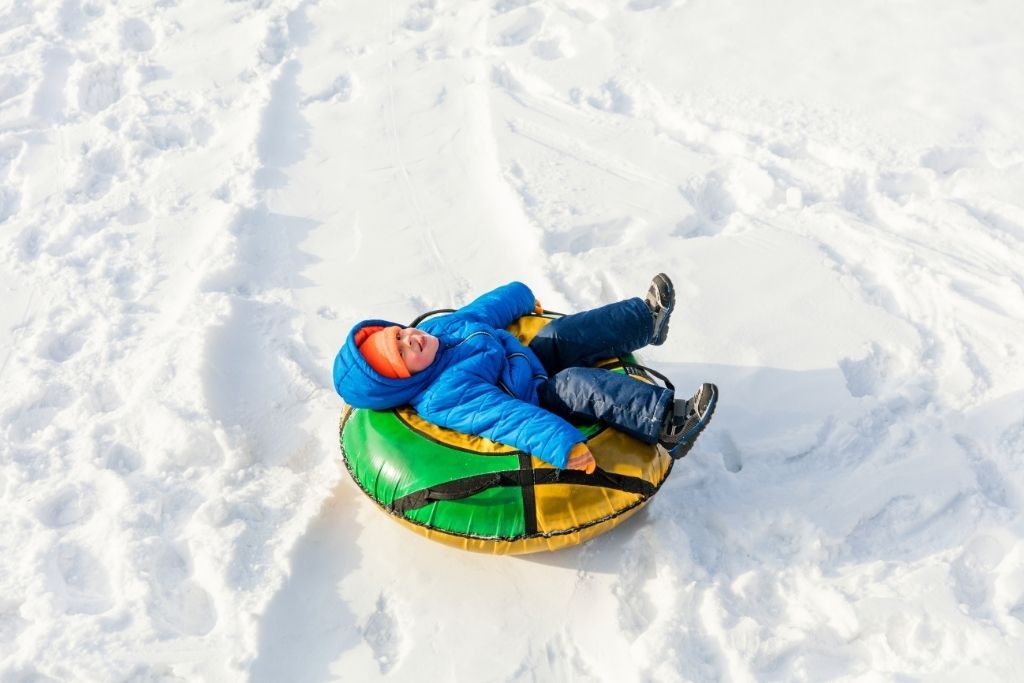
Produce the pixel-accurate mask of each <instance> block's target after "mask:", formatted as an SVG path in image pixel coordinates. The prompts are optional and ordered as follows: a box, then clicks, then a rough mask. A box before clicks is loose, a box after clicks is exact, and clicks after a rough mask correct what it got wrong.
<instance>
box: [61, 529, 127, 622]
mask: <svg viewBox="0 0 1024 683" xmlns="http://www.w3.org/2000/svg"><path fill="white" fill-rule="evenodd" d="M53 562H54V565H55V568H56V570H57V575H58V576H59V577H60V586H59V587H58V590H59V592H60V593H62V594H63V597H64V599H65V601H66V605H67V611H68V612H72V613H76V614H101V613H103V612H106V611H107V610H108V609H110V608H111V607H112V606H113V602H112V600H111V597H110V578H109V574H108V572H107V569H106V568H105V567H104V566H103V563H102V562H101V561H100V560H99V559H97V558H96V557H95V556H94V555H93V554H92V553H90V552H88V551H87V550H85V549H84V548H82V547H80V546H78V545H76V544H74V543H67V544H63V545H60V546H58V547H57V550H56V552H55V553H54V557H53Z"/></svg>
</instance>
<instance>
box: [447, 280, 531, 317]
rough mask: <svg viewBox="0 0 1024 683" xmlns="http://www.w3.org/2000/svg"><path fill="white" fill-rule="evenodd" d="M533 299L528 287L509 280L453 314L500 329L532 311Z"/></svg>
mask: <svg viewBox="0 0 1024 683" xmlns="http://www.w3.org/2000/svg"><path fill="white" fill-rule="evenodd" d="M535 301H536V299H535V298H534V296H533V292H532V291H531V290H530V288H529V287H527V286H526V285H524V284H523V283H522V282H510V283H508V284H507V285H502V286H501V287H498V288H497V289H493V290H491V291H490V292H487V293H486V294H482V295H480V296H478V297H477V298H476V299H474V300H473V301H471V302H470V303H468V304H466V305H465V306H463V307H462V308H460V309H459V310H457V311H456V312H455V315H460V316H463V317H466V318H471V319H473V320H477V321H479V322H482V323H486V324H487V325H490V326H491V327H494V328H496V329H501V328H503V327H505V326H507V325H509V324H510V323H511V322H512V321H514V320H516V319H518V318H519V317H521V316H524V315H526V314H527V313H530V312H531V311H533V306H534V302H535Z"/></svg>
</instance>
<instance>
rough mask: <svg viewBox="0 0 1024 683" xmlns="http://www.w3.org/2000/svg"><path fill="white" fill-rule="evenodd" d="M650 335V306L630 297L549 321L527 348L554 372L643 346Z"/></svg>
mask: <svg viewBox="0 0 1024 683" xmlns="http://www.w3.org/2000/svg"><path fill="white" fill-rule="evenodd" d="M653 334H654V319H653V317H652V316H651V309H650V308H648V306H647V304H646V303H644V301H643V299H640V298H639V297H634V298H632V299H626V300H625V301H619V302H617V303H614V304H608V305H606V306H601V307H600V308H594V309H592V310H589V311H583V312H582V313H574V314H572V315H567V316H564V317H562V318H558V319H557V320H553V321H551V322H550V323H548V324H547V325H545V326H544V327H543V328H542V329H541V331H540V332H538V333H537V336H536V337H534V338H533V341H531V342H530V349H531V350H532V351H533V352H534V353H535V354H537V357H538V358H539V359H540V362H541V363H542V364H543V365H544V367H545V368H546V369H547V371H548V372H549V373H550V374H554V373H556V372H558V371H559V370H562V369H564V368H570V367H574V366H586V365H592V364H593V363H594V362H596V361H599V360H601V359H602V358H609V357H611V356H621V355H624V354H627V353H630V352H632V351H636V350H637V349H640V348H643V347H644V346H647V344H649V343H650V341H651V336H652V335H653Z"/></svg>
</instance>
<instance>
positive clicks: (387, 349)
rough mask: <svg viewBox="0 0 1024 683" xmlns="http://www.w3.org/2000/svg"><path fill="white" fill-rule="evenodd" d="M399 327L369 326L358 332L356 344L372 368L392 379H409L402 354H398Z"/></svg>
mask: <svg viewBox="0 0 1024 683" xmlns="http://www.w3.org/2000/svg"><path fill="white" fill-rule="evenodd" d="M401 329H402V328H401V327H399V326H398V325H392V326H391V327H382V326H380V325H368V326H366V327H364V328H362V329H360V330H358V331H357V332H356V336H355V342H356V347H357V348H358V349H359V352H360V353H361V354H363V358H365V359H366V362H367V363H369V364H370V367H371V368H373V369H374V370H376V371H377V372H379V373H380V374H382V375H384V376H385V377H390V378H391V379H399V378H401V379H405V378H406V377H409V368H407V367H405V361H404V360H402V354H401V353H399V352H398V333H399V331H401Z"/></svg>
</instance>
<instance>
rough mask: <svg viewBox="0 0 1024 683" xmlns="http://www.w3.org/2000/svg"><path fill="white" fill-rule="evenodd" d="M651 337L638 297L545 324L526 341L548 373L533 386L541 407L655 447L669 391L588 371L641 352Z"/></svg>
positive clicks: (648, 314)
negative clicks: (599, 424) (600, 424)
mask: <svg viewBox="0 0 1024 683" xmlns="http://www.w3.org/2000/svg"><path fill="white" fill-rule="evenodd" d="M653 335H654V318H653V316H652V315H651V311H650V309H649V308H647V304H646V303H644V301H643V299H640V298H638V297H634V298H632V299H627V300H625V301H619V302H618V303H614V304H608V305H606V306H601V307H600V308H595V309H592V310H589V311H584V312H582V313H574V314H573V315H567V316H564V317H562V318H558V319H557V320H553V321H552V322H550V323H548V324H547V325H545V326H544V327H543V328H542V329H541V331H540V332H539V333H538V334H537V336H536V337H534V338H533V341H532V342H530V349H531V350H532V351H533V352H534V353H535V354H536V355H537V357H538V358H539V359H540V362H541V364H543V365H544V368H545V369H546V370H547V371H548V375H549V378H548V379H547V380H546V381H545V382H544V383H543V384H541V385H540V387H539V388H538V394H539V398H540V404H541V406H542V407H544V408H545V409H547V410H550V411H551V412H553V413H555V414H557V415H560V416H562V417H564V418H568V419H576V420H581V421H589V420H601V421H602V422H606V423H608V424H610V425H611V426H613V427H615V428H616V429H618V430H619V431H622V432H625V433H626V434H629V435H630V436H633V437H635V438H637V439H639V440H640V441H643V442H644V443H651V444H653V443H657V442H658V435H659V433H660V432H661V422H662V418H663V417H664V416H665V411H666V410H667V409H668V407H669V406H670V405H671V404H672V399H673V398H674V396H673V392H672V390H671V389H666V388H664V387H659V386H656V385H653V384H647V383H646V382H641V381H640V380H638V379H634V378H632V377H630V376H628V375H625V374H620V373H617V372H611V371H609V370H602V369H600V368H591V367H587V366H589V365H592V364H593V363H595V362H596V361H598V360H601V359H603V358H610V357H612V356H622V355H625V354H627V353H630V352H632V351H636V350H637V349H640V348H643V347H644V346H647V344H648V343H650V341H651V337H652V336H653Z"/></svg>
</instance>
